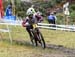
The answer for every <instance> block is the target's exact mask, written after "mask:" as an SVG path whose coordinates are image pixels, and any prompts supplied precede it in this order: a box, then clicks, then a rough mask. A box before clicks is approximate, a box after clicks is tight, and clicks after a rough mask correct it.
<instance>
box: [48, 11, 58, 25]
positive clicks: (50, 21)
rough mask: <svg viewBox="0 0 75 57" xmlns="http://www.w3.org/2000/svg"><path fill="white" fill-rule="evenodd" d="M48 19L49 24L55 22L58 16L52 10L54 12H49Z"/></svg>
mask: <svg viewBox="0 0 75 57" xmlns="http://www.w3.org/2000/svg"><path fill="white" fill-rule="evenodd" d="M55 14H56V13H55ZM47 19H48V22H49V24H50V23H51V24H55V20H56V19H57V18H56V16H55V15H54V13H53V12H52V13H50V14H48V17H47Z"/></svg>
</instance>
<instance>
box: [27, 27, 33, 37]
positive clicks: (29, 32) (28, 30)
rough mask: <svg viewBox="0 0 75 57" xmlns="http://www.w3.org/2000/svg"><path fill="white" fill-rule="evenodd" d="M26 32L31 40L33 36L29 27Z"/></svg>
mask: <svg viewBox="0 0 75 57" xmlns="http://www.w3.org/2000/svg"><path fill="white" fill-rule="evenodd" d="M26 30H27V32H28V34H29V36H30V38H31V37H32V34H31V31H30V28H28V27H27V28H26Z"/></svg>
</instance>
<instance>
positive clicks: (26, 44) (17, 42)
mask: <svg viewBox="0 0 75 57" xmlns="http://www.w3.org/2000/svg"><path fill="white" fill-rule="evenodd" d="M0 41H3V42H6V43H9V44H10V45H19V46H27V47H34V46H33V45H32V44H31V43H30V42H27V41H24V40H12V43H11V42H10V39H0Z"/></svg>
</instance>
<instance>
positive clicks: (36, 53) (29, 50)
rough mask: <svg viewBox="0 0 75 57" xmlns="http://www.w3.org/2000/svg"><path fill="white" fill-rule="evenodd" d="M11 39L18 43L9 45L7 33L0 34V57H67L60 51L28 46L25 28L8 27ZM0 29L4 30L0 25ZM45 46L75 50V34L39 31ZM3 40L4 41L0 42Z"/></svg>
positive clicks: (28, 41)
mask: <svg viewBox="0 0 75 57" xmlns="http://www.w3.org/2000/svg"><path fill="white" fill-rule="evenodd" d="M9 27H10V30H11V36H12V39H13V40H15V41H24V43H23V44H20V43H19V42H18V44H17V43H15V41H13V44H12V45H11V43H10V41H8V40H9V37H8V33H3V32H0V34H1V35H0V57H56V56H58V57H67V55H66V54H64V53H63V52H62V51H58V50H54V49H48V48H46V49H45V50H44V49H42V48H41V47H34V46H32V45H31V44H30V38H29V35H28V33H27V32H26V30H25V28H23V27H19V26H9ZM0 28H5V26H3V25H1V26H0ZM40 31H41V32H42V34H43V36H44V39H45V42H46V44H52V45H62V46H64V47H66V48H72V49H73V48H74V49H75V32H68V31H58V30H47V29H40ZM2 39H5V40H2Z"/></svg>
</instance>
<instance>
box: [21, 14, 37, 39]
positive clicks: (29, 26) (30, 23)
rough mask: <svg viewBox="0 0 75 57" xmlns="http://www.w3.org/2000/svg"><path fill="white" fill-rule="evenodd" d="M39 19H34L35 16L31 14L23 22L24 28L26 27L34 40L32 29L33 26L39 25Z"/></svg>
mask: <svg viewBox="0 0 75 57" xmlns="http://www.w3.org/2000/svg"><path fill="white" fill-rule="evenodd" d="M37 23H38V22H37V19H35V18H33V14H29V15H28V16H27V17H26V18H25V19H24V20H23V22H22V26H23V27H26V31H27V32H28V34H29V36H30V38H32V34H31V29H33V24H37Z"/></svg>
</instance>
